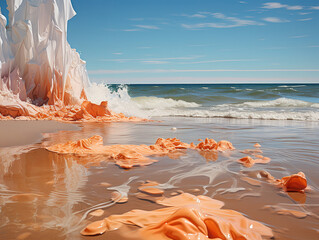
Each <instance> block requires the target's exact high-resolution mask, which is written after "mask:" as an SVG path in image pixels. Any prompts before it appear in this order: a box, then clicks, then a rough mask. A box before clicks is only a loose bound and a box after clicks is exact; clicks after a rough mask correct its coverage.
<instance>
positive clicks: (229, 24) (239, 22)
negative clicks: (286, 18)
mask: <svg viewBox="0 0 319 240" xmlns="http://www.w3.org/2000/svg"><path fill="white" fill-rule="evenodd" d="M203 14H204V13H203ZM206 14H210V15H211V16H213V17H214V18H216V19H220V20H225V22H221V23H219V22H218V23H216V22H206V23H197V24H182V27H183V28H187V29H201V28H233V27H242V26H250V25H263V23H259V22H256V21H253V20H247V19H240V18H237V17H227V16H225V15H224V14H222V13H206Z"/></svg>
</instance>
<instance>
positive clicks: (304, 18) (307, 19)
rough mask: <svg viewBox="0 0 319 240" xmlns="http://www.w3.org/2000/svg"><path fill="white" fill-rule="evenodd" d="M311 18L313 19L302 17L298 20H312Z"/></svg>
mask: <svg viewBox="0 0 319 240" xmlns="http://www.w3.org/2000/svg"><path fill="white" fill-rule="evenodd" d="M310 20H312V18H302V19H298V21H302V22H303V21H310Z"/></svg>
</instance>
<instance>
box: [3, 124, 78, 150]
mask: <svg viewBox="0 0 319 240" xmlns="http://www.w3.org/2000/svg"><path fill="white" fill-rule="evenodd" d="M80 129H81V128H80V127H79V126H78V125H77V124H74V123H62V122H58V121H52V120H41V121H24V120H20V121H15V120H5V121H0V133H1V134H0V148H1V147H13V146H22V145H29V144H34V143H38V142H40V141H41V140H42V139H43V134H44V133H53V132H58V131H78V130H80Z"/></svg>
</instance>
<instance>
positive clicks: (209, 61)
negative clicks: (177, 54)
mask: <svg viewBox="0 0 319 240" xmlns="http://www.w3.org/2000/svg"><path fill="white" fill-rule="evenodd" d="M254 61H257V59H217V60H207V61H196V62H195V61H193V62H183V63H179V64H201V63H219V62H254Z"/></svg>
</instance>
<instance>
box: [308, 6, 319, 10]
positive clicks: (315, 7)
mask: <svg viewBox="0 0 319 240" xmlns="http://www.w3.org/2000/svg"><path fill="white" fill-rule="evenodd" d="M310 9H313V10H319V6H313V7H311V8H310Z"/></svg>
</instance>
